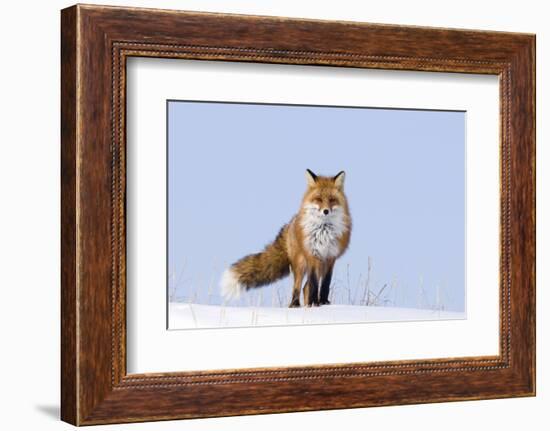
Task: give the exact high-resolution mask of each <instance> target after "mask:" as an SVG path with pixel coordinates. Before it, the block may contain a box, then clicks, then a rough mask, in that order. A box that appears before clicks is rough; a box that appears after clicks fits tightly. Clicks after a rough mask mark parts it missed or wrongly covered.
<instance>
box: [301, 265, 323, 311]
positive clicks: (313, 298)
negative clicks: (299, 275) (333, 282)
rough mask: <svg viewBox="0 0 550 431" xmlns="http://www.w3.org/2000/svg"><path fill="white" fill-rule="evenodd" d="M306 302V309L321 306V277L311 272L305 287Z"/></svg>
mask: <svg viewBox="0 0 550 431" xmlns="http://www.w3.org/2000/svg"><path fill="white" fill-rule="evenodd" d="M304 302H305V305H306V307H311V306H318V305H319V277H317V274H316V272H315V270H311V271H310V272H309V275H308V277H307V281H306V285H305V286H304Z"/></svg>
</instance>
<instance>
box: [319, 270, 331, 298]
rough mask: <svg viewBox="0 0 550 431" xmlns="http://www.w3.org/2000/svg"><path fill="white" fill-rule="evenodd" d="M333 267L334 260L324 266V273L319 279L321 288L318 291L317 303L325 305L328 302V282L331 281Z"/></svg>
mask: <svg viewBox="0 0 550 431" xmlns="http://www.w3.org/2000/svg"><path fill="white" fill-rule="evenodd" d="M333 268H334V262H331V263H330V264H329V265H328V267H327V268H326V272H325V275H324V276H323V279H322V281H321V289H320V292H319V304H320V305H327V304H330V301H329V300H328V296H329V293H330V283H331V281H332V269H333Z"/></svg>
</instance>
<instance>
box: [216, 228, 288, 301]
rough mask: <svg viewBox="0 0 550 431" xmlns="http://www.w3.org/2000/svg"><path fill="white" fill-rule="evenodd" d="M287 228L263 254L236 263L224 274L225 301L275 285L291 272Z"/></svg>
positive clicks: (222, 282) (283, 229) (222, 284)
mask: <svg viewBox="0 0 550 431" xmlns="http://www.w3.org/2000/svg"><path fill="white" fill-rule="evenodd" d="M285 228H286V226H285V227H283V228H282V229H281V231H280V232H279V234H278V235H277V238H275V241H273V242H272V243H271V244H269V245H267V246H266V247H265V249H264V250H263V251H262V252H261V253H256V254H250V255H248V256H245V257H243V258H242V259H240V260H238V261H237V262H235V263H234V264H233V265H231V267H229V268H228V269H226V270H225V272H224V273H223V276H222V279H221V282H220V285H221V290H222V295H223V297H224V298H225V299H232V298H238V297H239V296H240V294H241V292H244V291H246V290H248V289H252V288H254V287H261V286H265V285H266V284H270V283H273V282H275V281H277V280H279V279H281V278H283V277H286V276H287V275H288V274H289V272H290V261H289V259H288V255H287V252H286V247H285V235H284V232H285Z"/></svg>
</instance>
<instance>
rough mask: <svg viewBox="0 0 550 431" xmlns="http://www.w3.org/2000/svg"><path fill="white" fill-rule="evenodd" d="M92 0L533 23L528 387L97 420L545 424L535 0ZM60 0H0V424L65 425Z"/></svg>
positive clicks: (526, 26)
mask: <svg viewBox="0 0 550 431" xmlns="http://www.w3.org/2000/svg"><path fill="white" fill-rule="evenodd" d="M101 3H104V4H118V5H132V6H144V7H162V8H172V9H187V10H204V11H217V12H232V13H247V14H260V15H281V16H293V17H307V18H322V19H338V20H355V21H368V22H379V23H390V24H412V25H428V26H438V27H456V28H477V29H486V30H505V31H519V32H532V33H537V56H538V58H537V76H538V80H537V90H538V95H537V117H538V119H539V121H538V125H537V138H538V144H539V145H538V151H537V153H538V166H537V167H538V172H537V181H538V205H537V208H538V215H537V218H538V241H537V248H538V262H539V265H538V277H537V279H538V289H537V290H538V297H537V300H538V306H537V311H538V321H537V324H538V348H537V354H538V396H537V397H536V398H524V399H508V400H494V401H475V402H460V403H445V404H433V405H419V406H406V407H386V408H371V409H355V410H340V411H328V412H311V413H293V414H284V415H267V416H245V417H237V418H221V419H206V420H194V421H185V422H181V421H172V422H163V423H154V424H151V423H149V424H134V425H123V426H117V427H116V428H115V427H113V426H105V427H98V428H96V429H102V428H105V429H118V430H122V429H135V430H138V429H147V430H153V429H154V430H168V429H183V430H227V429H239V430H244V431H246V430H257V429H259V428H260V429H267V430H270V429H281V428H288V427H292V428H294V427H296V428H297V427H302V426H303V427H308V428H314V429H318V430H324V429H327V430H328V429H335V428H336V429H337V428H342V427H345V428H346V429H349V430H355V429H357V430H359V429H361V430H363V429H371V430H378V429H389V430H392V429H400V428H404V427H406V429H407V430H439V429H445V430H446V431H448V430H469V429H478V428H481V427H490V428H491V429H499V430H502V431H504V430H516V429H522V428H525V427H528V428H529V429H533V430H539V429H545V427H547V426H548V423H549V422H550V414H549V409H548V405H549V403H550V373H549V372H548V368H549V366H548V363H549V361H550V352H549V345H550V343H549V341H548V339H549V337H550V335H549V334H550V331H549V329H548V325H549V318H548V310H549V305H550V304H549V301H550V299H549V296H548V293H547V292H545V290H547V289H545V288H548V287H549V286H548V282H549V281H548V272H547V271H546V268H545V267H544V262H545V261H548V259H550V256H549V246H550V238H549V232H548V227H547V224H545V223H544V219H546V220H548V219H549V217H550V214H549V212H550V202H549V200H550V196H549V193H548V188H547V187H545V186H547V185H548V184H549V182H550V174H549V169H547V168H546V169H545V167H547V166H549V165H550V151H549V150H548V147H547V146H546V145H545V143H547V140H548V133H550V127H549V126H548V122H547V121H545V119H547V118H549V117H550V92H549V88H548V87H549V84H550V78H549V77H550V70H549V69H550V67H549V54H548V53H549V52H550V27H548V18H550V13H548V12H547V11H546V8H545V2H543V1H536V0H523V1H521V2H519V1H513V2H512V1H504V0H500V1H487V2H480V1H472V0H462V1H459V2H452V3H451V2H442V1H422V0H416V1H407V0H403V1H389V0H388V1H385V2H359V1H353V0H339V1H337V2H335V1H315V2H313V1H312V2H307V1H300V0H262V1H260V0H256V1H238V0H225V1H224V0H201V1H193V0H181V1H168V0H159V1H153V0H148V1H143V0H142V1H140V0H131V1H122V0H120V1H117V2H110V1H106V0H105V1H102V2H101ZM70 4H71V3H70V2H66V1H59V0H50V1H47V2H39V1H26V2H16V1H12V2H4V4H3V5H2V13H1V15H0V32H1V36H2V37H1V41H2V65H1V67H0V78H1V79H0V104H1V105H0V106H1V109H2V111H1V116H0V118H1V123H0V179H1V182H0V184H1V186H0V187H1V188H0V190H1V195H0V196H1V200H0V202H1V208H2V210H1V211H0V262H2V264H1V266H0V289H1V290H2V301H1V306H0V307H1V308H0V319H1V328H2V332H1V334H2V335H1V336H2V343H1V350H2V354H1V355H0V373H1V376H2V377H1V378H0V396H1V402H2V410H1V412H0V426H1V427H2V428H3V429H10V430H12V429H13V430H16V429H40V430H50V429H69V428H70V426H69V425H67V424H64V423H62V422H59V420H58V419H57V417H58V414H59V401H58V400H59V343H60V340H59V302H60V300H59V266H60V262H59V230H60V229H59V219H60V214H59V88H60V84H59V81H60V80H59V38H60V36H59V9H61V8H63V7H66V6H68V5H70Z"/></svg>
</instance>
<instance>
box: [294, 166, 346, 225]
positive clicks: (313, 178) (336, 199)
mask: <svg viewBox="0 0 550 431" xmlns="http://www.w3.org/2000/svg"><path fill="white" fill-rule="evenodd" d="M345 176H346V174H345V172H344V171H340V172H339V173H338V174H337V175H335V176H333V177H323V176H320V175H316V174H314V173H313V172H312V171H311V170H309V169H307V170H306V180H307V190H306V193H305V195H304V199H303V203H302V206H303V207H304V209H307V211H308V212H309V213H310V214H311V213H314V214H315V215H316V216H318V217H320V218H327V219H328V218H331V217H333V216H334V215H335V214H336V213H340V214H341V213H347V212H348V204H347V199H346V195H345V194H344V179H345Z"/></svg>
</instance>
